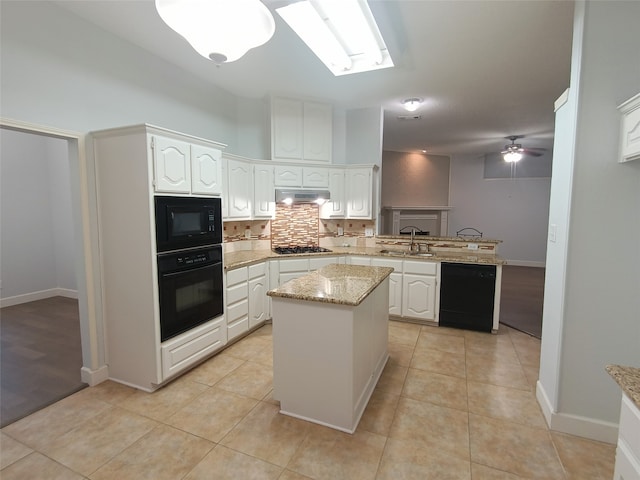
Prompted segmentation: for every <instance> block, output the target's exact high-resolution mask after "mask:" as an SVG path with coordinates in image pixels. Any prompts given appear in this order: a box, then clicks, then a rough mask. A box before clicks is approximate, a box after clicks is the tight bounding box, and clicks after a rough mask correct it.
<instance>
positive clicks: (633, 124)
mask: <svg viewBox="0 0 640 480" xmlns="http://www.w3.org/2000/svg"><path fill="white" fill-rule="evenodd" d="M618 110H620V113H621V114H622V118H621V120H620V158H619V160H618V161H619V162H621V163H622V162H629V161H631V160H640V93H639V94H638V95H636V96H635V97H633V98H630V99H629V100H627V101H626V102H624V103H623V104H622V105H620V106H619V107H618Z"/></svg>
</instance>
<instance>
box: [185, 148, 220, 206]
mask: <svg viewBox="0 0 640 480" xmlns="http://www.w3.org/2000/svg"><path fill="white" fill-rule="evenodd" d="M191 192H192V193H196V194H203V195H222V152H221V151H220V150H218V149H215V148H211V147H203V146H202V145H191Z"/></svg>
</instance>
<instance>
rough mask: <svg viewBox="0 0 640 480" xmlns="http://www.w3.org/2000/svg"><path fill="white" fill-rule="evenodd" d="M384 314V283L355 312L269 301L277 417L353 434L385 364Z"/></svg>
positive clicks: (338, 307)
mask: <svg viewBox="0 0 640 480" xmlns="http://www.w3.org/2000/svg"><path fill="white" fill-rule="evenodd" d="M359 268H372V267H359ZM389 270H391V269H389ZM388 312H389V279H388V277H386V278H384V280H382V282H381V283H380V284H379V285H378V286H377V287H376V288H375V289H374V290H373V291H372V292H371V293H369V294H368V296H367V297H366V298H365V299H364V300H362V302H361V303H359V304H358V305H355V306H353V305H341V304H335V303H325V302H322V301H306V300H298V299H292V298H281V297H277V296H272V314H273V397H274V399H276V400H278V401H280V412H281V413H283V414H285V415H290V416H293V417H297V418H301V419H304V420H308V421H311V422H314V423H318V424H321V425H325V426H328V427H331V428H335V429H337V430H341V431H344V432H348V433H353V432H354V431H355V430H356V427H357V426H358V422H359V421H360V418H361V417H362V414H363V413H364V410H365V408H366V406H367V403H368V402H369V398H370V397H371V394H372V393H373V389H374V388H375V386H376V384H377V382H378V379H379V378H380V375H381V374H382V370H383V369H384V366H385V364H386V362H387V360H388V358H389V355H388V353H387V344H388V319H389V315H388Z"/></svg>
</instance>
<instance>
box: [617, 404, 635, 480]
mask: <svg viewBox="0 0 640 480" xmlns="http://www.w3.org/2000/svg"><path fill="white" fill-rule="evenodd" d="M613 478H614V480H640V410H639V409H638V407H637V406H636V405H635V404H634V403H633V401H632V400H631V399H630V398H629V397H628V396H627V395H626V394H625V393H623V394H622V406H621V407H620V429H619V430H618V447H617V449H616V465H615V472H614V474H613Z"/></svg>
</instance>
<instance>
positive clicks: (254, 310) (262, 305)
mask: <svg viewBox="0 0 640 480" xmlns="http://www.w3.org/2000/svg"><path fill="white" fill-rule="evenodd" d="M267 265H268V264H267V262H263V263H258V264H256V265H251V266H249V267H248V273H249V293H248V295H249V328H253V327H255V326H257V325H259V324H261V323H263V322H264V321H265V320H266V319H267V318H268V316H269V302H268V298H269V297H267V290H269V283H268V280H269V276H268V275H267Z"/></svg>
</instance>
